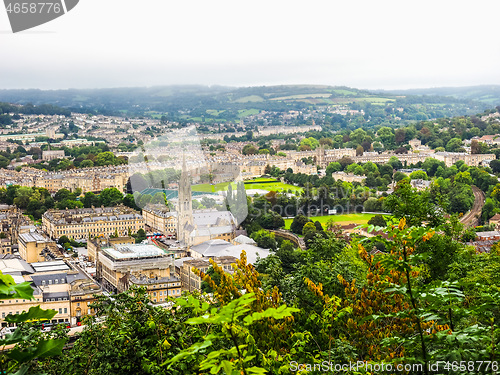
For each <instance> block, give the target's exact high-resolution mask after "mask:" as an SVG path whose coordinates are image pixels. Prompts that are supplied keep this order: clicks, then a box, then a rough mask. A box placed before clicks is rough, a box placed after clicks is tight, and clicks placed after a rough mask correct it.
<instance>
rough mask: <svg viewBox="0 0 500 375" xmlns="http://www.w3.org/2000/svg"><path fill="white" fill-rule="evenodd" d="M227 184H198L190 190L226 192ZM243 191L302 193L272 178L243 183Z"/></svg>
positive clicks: (234, 186) (295, 187) (234, 188)
mask: <svg viewBox="0 0 500 375" xmlns="http://www.w3.org/2000/svg"><path fill="white" fill-rule="evenodd" d="M229 184H230V183H229V182H221V183H219V184H215V185H211V184H199V185H193V186H192V187H191V189H192V190H193V191H198V192H204V193H212V192H217V191H221V190H227V186H228V185H229ZM244 184H245V190H266V191H277V192H283V191H285V192H288V191H289V190H291V191H292V192H293V193H295V192H296V191H302V188H300V187H298V186H293V185H290V184H285V183H283V182H280V181H278V180H276V179H274V178H255V179H253V180H247V181H245V182H244ZM232 186H233V190H236V184H235V183H232Z"/></svg>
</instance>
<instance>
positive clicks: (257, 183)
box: [245, 178, 302, 192]
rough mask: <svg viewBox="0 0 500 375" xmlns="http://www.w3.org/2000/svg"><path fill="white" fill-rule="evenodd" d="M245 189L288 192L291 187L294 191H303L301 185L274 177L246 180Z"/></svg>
mask: <svg viewBox="0 0 500 375" xmlns="http://www.w3.org/2000/svg"><path fill="white" fill-rule="evenodd" d="M245 189H246V190H249V189H261V190H268V191H286V192H288V190H289V189H291V190H292V192H295V191H302V188H300V187H297V186H293V185H289V184H284V183H283V182H280V181H277V180H275V179H273V178H255V179H253V180H248V181H245Z"/></svg>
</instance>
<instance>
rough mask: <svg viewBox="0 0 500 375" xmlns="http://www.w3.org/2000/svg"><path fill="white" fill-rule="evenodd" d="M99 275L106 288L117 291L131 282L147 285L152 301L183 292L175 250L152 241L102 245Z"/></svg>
mask: <svg viewBox="0 0 500 375" xmlns="http://www.w3.org/2000/svg"><path fill="white" fill-rule="evenodd" d="M96 275H97V278H98V279H99V280H100V281H101V283H102V285H103V286H104V287H105V288H106V289H108V290H110V291H112V292H115V293H121V292H124V291H126V290H127V289H129V288H130V287H131V286H132V285H138V286H145V287H146V288H147V290H148V294H149V296H150V298H151V301H153V302H164V301H165V300H167V299H168V297H169V296H174V297H178V296H180V295H181V282H180V280H179V279H178V278H177V277H176V276H175V266H174V253H173V252H168V251H166V250H163V249H161V248H160V247H158V246H155V245H151V244H120V245H118V244H115V245H112V246H110V247H104V248H101V250H100V252H99V256H98V257H97V270H96Z"/></svg>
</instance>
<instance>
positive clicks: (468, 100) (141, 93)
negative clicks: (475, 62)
mask: <svg viewBox="0 0 500 375" xmlns="http://www.w3.org/2000/svg"><path fill="white" fill-rule="evenodd" d="M480 94H481V95H480V97H481V99H485V95H483V94H482V92H481V93H480ZM493 101H494V100H493V99H492V100H491V102H493ZM0 102H8V103H14V104H26V103H32V104H34V105H41V104H52V105H56V106H59V107H63V108H67V109H70V110H72V111H74V112H88V113H101V114H104V115H125V116H148V117H149V116H155V117H161V116H167V118H168V119H169V120H175V121H186V122H190V121H191V122H227V121H230V122H239V121H240V119H241V118H244V117H246V116H250V115H254V114H257V113H259V112H261V111H271V112H273V111H275V112H284V111H290V110H297V111H310V110H313V111H314V110H318V111H320V112H325V113H328V116H329V117H330V120H328V119H326V118H325V121H327V120H328V121H330V122H332V121H337V120H335V119H334V117H335V116H339V115H335V113H336V112H335V110H340V109H342V110H345V109H350V110H356V111H357V112H356V113H358V115H356V116H357V117H359V116H363V117H364V119H359V118H358V119H357V121H356V122H355V123H354V122H351V124H353V125H355V126H357V125H358V124H362V123H366V125H372V126H373V125H378V124H384V125H389V126H390V125H393V124H398V123H400V122H401V121H403V122H404V121H414V120H427V119H433V118H439V117H452V116H462V115H471V114H476V113H479V112H482V111H484V110H485V109H489V108H491V107H492V106H491V104H490V103H488V102H485V101H479V100H475V97H474V95H472V94H470V95H468V96H467V97H465V96H464V97H458V96H446V95H444V94H443V95H441V94H439V93H436V94H432V95H426V96H422V95H420V94H417V93H416V92H415V93H413V92H410V91H408V92H406V93H402V92H370V91H367V90H359V89H355V88H350V87H344V86H323V85H281V86H260V87H226V86H211V87H209V86H198V85H186V86H182V85H178V86H157V87H131V88H110V89H92V90H88V89H69V90H46V91H44V90H32V89H31V90H0ZM344 118H345V116H344ZM320 120H321V119H320ZM347 121H350V120H349V119H348V120H347Z"/></svg>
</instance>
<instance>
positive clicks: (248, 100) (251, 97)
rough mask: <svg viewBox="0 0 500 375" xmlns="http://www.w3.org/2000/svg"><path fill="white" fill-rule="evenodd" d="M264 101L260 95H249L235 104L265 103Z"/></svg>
mask: <svg viewBox="0 0 500 375" xmlns="http://www.w3.org/2000/svg"><path fill="white" fill-rule="evenodd" d="M263 101H264V99H263V98H262V97H261V96H258V95H249V96H244V97H243V98H239V99H236V100H235V101H234V102H235V103H256V102H263Z"/></svg>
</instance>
